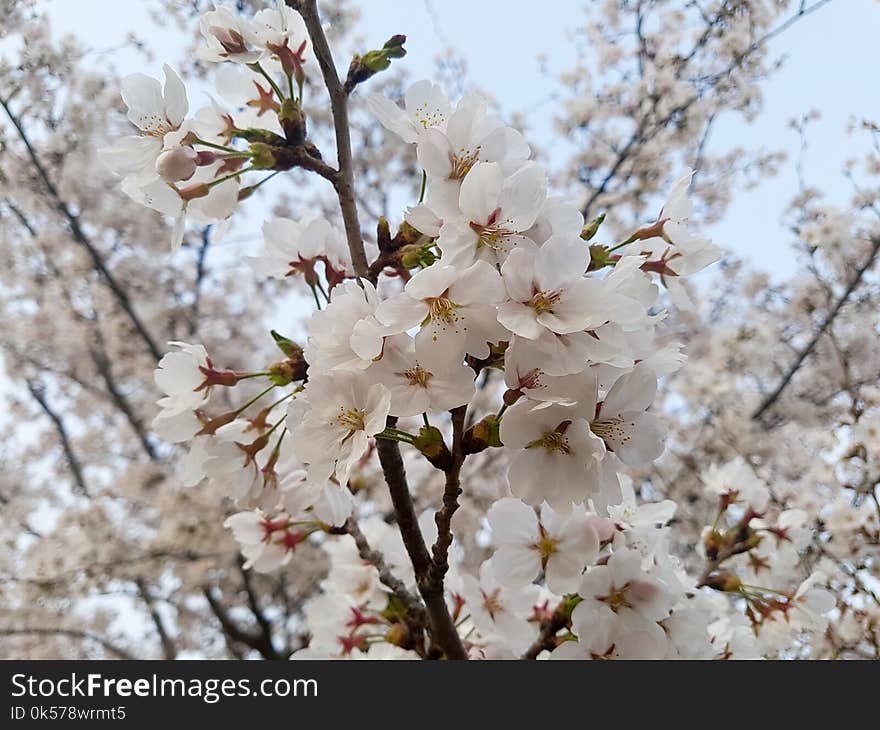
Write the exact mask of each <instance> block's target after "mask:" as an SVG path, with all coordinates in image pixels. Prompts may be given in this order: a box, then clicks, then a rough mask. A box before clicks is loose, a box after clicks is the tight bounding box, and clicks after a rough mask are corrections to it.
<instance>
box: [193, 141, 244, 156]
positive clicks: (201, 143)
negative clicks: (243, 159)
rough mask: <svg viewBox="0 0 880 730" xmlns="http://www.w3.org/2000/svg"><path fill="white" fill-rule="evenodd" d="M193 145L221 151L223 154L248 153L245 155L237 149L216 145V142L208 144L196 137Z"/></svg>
mask: <svg viewBox="0 0 880 730" xmlns="http://www.w3.org/2000/svg"><path fill="white" fill-rule="evenodd" d="M193 144H200V145H202V146H203V147H211V148H212V149H215V150H221V151H223V152H230V153H234V154H237V155H241V154H246V153H243V152H242V151H241V150H237V149H235V148H234V147H225V146H224V145H222V144H215V143H214V142H208V141H206V140H204V139H202V138H201V137H194V138H193Z"/></svg>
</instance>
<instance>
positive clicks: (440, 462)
mask: <svg viewBox="0 0 880 730" xmlns="http://www.w3.org/2000/svg"><path fill="white" fill-rule="evenodd" d="M413 446H415V447H416V448H417V449H418V450H419V451H421V452H422V455H423V456H424V457H425V458H426V459H427V460H428V461H429V462H430V463H431V464H432V465H433V466H435V467H436V468H438V469H442V470H445V469H448V468H449V467H450V465H451V464H452V454H450V453H449V448H448V447H447V446H446V442H445V441H444V440H443V434H442V433H441V432H440V429H438V428H437V427H436V426H422V427H421V428H420V429H419V435H418V436H416V438H415V440H414V441H413Z"/></svg>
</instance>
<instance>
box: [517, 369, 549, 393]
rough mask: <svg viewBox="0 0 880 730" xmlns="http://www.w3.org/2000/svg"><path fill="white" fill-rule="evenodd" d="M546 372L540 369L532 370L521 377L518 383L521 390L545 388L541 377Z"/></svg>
mask: <svg viewBox="0 0 880 730" xmlns="http://www.w3.org/2000/svg"><path fill="white" fill-rule="evenodd" d="M543 374H544V372H543V371H542V370H541V369H540V368H532V369H531V370H529V371H528V372H527V373H526V374H525V375H520V376H519V378H518V383H519V387H520V388H528V389H529V390H537V389H538V388H543V387H544V386H543V384H542V383H541V376H542V375H543Z"/></svg>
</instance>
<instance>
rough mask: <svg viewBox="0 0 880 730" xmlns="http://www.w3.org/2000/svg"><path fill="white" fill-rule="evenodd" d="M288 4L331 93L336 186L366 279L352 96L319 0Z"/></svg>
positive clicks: (354, 255) (295, 0) (355, 262)
mask: <svg viewBox="0 0 880 730" xmlns="http://www.w3.org/2000/svg"><path fill="white" fill-rule="evenodd" d="M287 4H288V5H289V6H290V7H292V8H295V9H297V10H298V11H299V13H300V15H302V17H303V20H304V21H305V24H306V29H307V30H308V32H309V37H310V38H311V40H312V47H313V49H314V52H315V57H316V58H317V59H318V65H319V66H320V67H321V75H322V76H323V77H324V84H325V85H326V86H327V91H328V93H329V94H330V107H331V110H332V112H333V127H334V130H335V133H336V159H337V165H338V167H339V171H338V173H337V174H336V175H335V177H334V180H333V185H334V187H335V188H336V194H337V196H338V198H339V208H340V210H341V211H342V220H343V223H344V225H345V235H346V238H347V239H348V250H349V252H350V253H351V262H352V265H353V267H354V271H355V273H356V274H357V275H358V276H359V277H365V276H366V275H367V271H368V264H367V254H366V251H365V250H364V239H363V236H362V235H361V226H360V222H359V221H358V211H357V203H356V201H355V194H354V165H353V163H352V156H351V131H350V128H349V124H348V93H347V92H346V90H345V87H344V86H343V85H342V83H341V82H340V81H339V75H338V73H337V72H336V65H335V64H334V62H333V54H332V52H331V51H330V45H329V44H328V43H327V36H326V35H325V34H324V29H323V28H322V27H321V18H320V15H319V14H318V4H317V0H301V1H299V0H287Z"/></svg>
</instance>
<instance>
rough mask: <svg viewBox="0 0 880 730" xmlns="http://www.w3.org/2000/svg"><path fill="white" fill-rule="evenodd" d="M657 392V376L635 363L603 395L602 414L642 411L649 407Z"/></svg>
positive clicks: (610, 414)
mask: <svg viewBox="0 0 880 730" xmlns="http://www.w3.org/2000/svg"><path fill="white" fill-rule="evenodd" d="M656 394H657V376H656V375H655V374H654V372H653V371H652V370H651V369H650V368H647V367H645V366H643V365H636V366H635V367H634V368H633V369H632V371H631V372H629V373H627V374H625V375H622V376H621V377H619V378H618V379H617V381H616V382H615V383H614V386H613V387H612V388H611V390H610V391H609V392H608V395H607V396H606V397H605V402H604V403H603V404H602V415H603V416H606V415H607V416H612V415H617V414H620V413H623V412H624V411H644V410H647V409H648V408H650V407H651V404H652V403H653V402H654V396H655V395H656Z"/></svg>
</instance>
